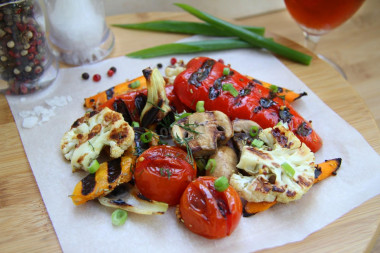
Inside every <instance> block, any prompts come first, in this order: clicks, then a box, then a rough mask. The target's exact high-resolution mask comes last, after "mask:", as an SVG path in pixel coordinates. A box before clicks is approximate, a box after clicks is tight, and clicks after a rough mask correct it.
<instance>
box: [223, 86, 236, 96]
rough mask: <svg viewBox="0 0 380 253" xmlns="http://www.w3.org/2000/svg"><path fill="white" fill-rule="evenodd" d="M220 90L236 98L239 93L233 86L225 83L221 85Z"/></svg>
mask: <svg viewBox="0 0 380 253" xmlns="http://www.w3.org/2000/svg"><path fill="white" fill-rule="evenodd" d="M222 90H224V91H228V92H229V93H231V95H232V96H234V97H237V96H238V95H239V92H238V91H237V90H236V89H235V88H234V86H233V85H232V83H225V84H223V86H222Z"/></svg>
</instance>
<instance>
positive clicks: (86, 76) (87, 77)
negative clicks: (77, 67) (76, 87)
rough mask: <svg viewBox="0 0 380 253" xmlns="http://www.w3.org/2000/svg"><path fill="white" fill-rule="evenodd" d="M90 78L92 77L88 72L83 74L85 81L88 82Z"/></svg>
mask: <svg viewBox="0 0 380 253" xmlns="http://www.w3.org/2000/svg"><path fill="white" fill-rule="evenodd" d="M89 78H90V75H89V74H88V73H87V72H84V73H83V74H82V79H83V80H88V79H89Z"/></svg>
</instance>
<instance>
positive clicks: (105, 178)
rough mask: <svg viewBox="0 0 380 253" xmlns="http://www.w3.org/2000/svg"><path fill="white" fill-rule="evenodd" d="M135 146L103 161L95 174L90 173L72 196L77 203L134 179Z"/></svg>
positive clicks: (104, 193)
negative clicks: (118, 155)
mask: <svg viewBox="0 0 380 253" xmlns="http://www.w3.org/2000/svg"><path fill="white" fill-rule="evenodd" d="M135 160H136V159H135V156H134V155H133V148H130V149H129V150H128V151H126V152H125V154H124V155H123V156H122V157H120V158H117V159H115V160H112V161H109V162H103V163H101V164H100V167H99V169H98V170H97V171H96V172H95V174H89V175H88V176H86V177H85V178H83V179H82V180H81V181H79V183H78V184H77V185H76V186H75V188H74V192H73V194H72V195H71V196H70V197H71V199H72V200H73V203H74V204H75V205H80V204H83V203H86V202H87V201H89V200H92V199H95V198H98V197H101V196H104V195H107V194H108V193H110V192H111V191H112V190H113V189H114V188H115V187H116V186H118V185H120V184H122V183H126V182H129V181H130V180H131V179H132V169H133V167H134V165H135Z"/></svg>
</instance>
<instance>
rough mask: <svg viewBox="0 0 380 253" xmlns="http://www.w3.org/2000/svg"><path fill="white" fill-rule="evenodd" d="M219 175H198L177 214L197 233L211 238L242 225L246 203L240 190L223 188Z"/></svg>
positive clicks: (184, 196)
mask: <svg viewBox="0 0 380 253" xmlns="http://www.w3.org/2000/svg"><path fill="white" fill-rule="evenodd" d="M216 179H217V178H216V177H198V178H197V179H195V180H194V181H192V182H191V183H190V184H189V186H188V187H187V188H186V190H185V192H184V193H183V194H182V197H181V202H180V204H179V209H178V210H177V218H178V219H179V220H180V221H181V222H183V223H184V224H185V226H186V227H187V228H188V229H189V230H190V231H191V232H193V233H196V234H198V235H201V236H204V237H206V238H210V239H216V238H223V237H226V236H228V235H230V234H231V233H232V232H233V231H234V230H235V229H236V227H237V226H238V224H239V221H240V218H241V212H242V204H241V201H240V198H239V195H238V194H237V192H236V191H235V190H234V188H232V187H231V186H229V187H228V188H227V189H226V190H224V191H222V192H219V191H217V190H216V189H215V186H214V183H215V180H216Z"/></svg>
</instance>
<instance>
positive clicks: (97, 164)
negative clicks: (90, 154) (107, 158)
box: [88, 160, 100, 174]
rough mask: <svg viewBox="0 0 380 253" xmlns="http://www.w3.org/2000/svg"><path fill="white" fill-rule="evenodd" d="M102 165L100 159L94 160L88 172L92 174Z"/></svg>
mask: <svg viewBox="0 0 380 253" xmlns="http://www.w3.org/2000/svg"><path fill="white" fill-rule="evenodd" d="M99 167H100V164H99V162H98V160H93V161H92V162H91V164H90V167H88V172H90V173H91V174H94V173H95V172H96V171H97V170H98V169H99Z"/></svg>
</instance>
